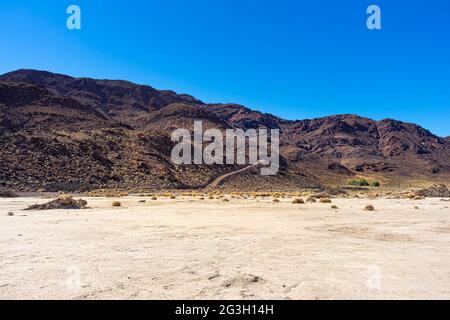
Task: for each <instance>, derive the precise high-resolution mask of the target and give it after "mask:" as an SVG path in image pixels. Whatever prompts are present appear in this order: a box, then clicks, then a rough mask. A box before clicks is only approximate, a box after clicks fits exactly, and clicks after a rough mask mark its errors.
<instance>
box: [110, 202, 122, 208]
mask: <svg viewBox="0 0 450 320" xmlns="http://www.w3.org/2000/svg"><path fill="white" fill-rule="evenodd" d="M112 206H113V207H120V206H122V204H121V203H120V201H113V203H112Z"/></svg>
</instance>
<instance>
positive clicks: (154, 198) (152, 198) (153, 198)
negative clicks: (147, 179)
mask: <svg viewBox="0 0 450 320" xmlns="http://www.w3.org/2000/svg"><path fill="white" fill-rule="evenodd" d="M150 199H151V200H153V201H155V200H158V197H155V196H153V197H151V198H150Z"/></svg>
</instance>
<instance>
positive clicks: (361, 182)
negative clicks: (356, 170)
mask: <svg viewBox="0 0 450 320" xmlns="http://www.w3.org/2000/svg"><path fill="white" fill-rule="evenodd" d="M348 184H349V185H351V186H358V187H368V186H370V183H369V181H367V180H366V179H354V180H350V182H349V183H348Z"/></svg>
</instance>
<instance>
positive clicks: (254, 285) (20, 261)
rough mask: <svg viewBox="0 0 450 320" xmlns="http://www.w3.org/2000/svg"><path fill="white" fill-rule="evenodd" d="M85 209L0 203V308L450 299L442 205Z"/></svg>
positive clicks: (177, 203) (448, 239) (244, 203)
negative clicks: (67, 302)
mask: <svg viewBox="0 0 450 320" xmlns="http://www.w3.org/2000/svg"><path fill="white" fill-rule="evenodd" d="M85 199H86V200H87V201H88V203H89V206H90V207H91V209H87V210H53V211H21V209H23V208H24V207H26V206H27V205H29V204H34V203H42V202H45V201H47V200H46V199H36V198H14V199H0V299H200V298H201V299H241V298H244V299H272V298H273V299H385V298H394V299H416V298H425V299H450V209H449V207H450V202H444V201H440V199H425V200H402V199H398V200H397V199H377V200H369V199H333V204H336V205H337V206H338V207H339V209H337V210H334V209H331V208H330V204H322V203H314V204H292V203H291V200H292V199H281V203H273V202H272V201H271V199H269V198H268V199H265V200H259V201H257V200H244V199H239V200H238V199H230V202H223V201H221V200H203V201H201V200H198V199H193V198H187V197H185V198H177V199H175V200H170V199H161V200H157V201H151V200H150V198H145V197H141V198H140V197H126V198H121V199H119V200H120V201H121V202H122V207H120V208H113V207H112V206H111V203H112V201H113V200H117V199H111V198H85ZM140 199H146V202H145V203H139V202H138V200H140ZM367 204H373V205H374V206H375V208H376V211H373V212H368V211H364V210H363V208H364V206H365V205H367ZM415 206H417V207H418V208H419V209H415V208H414V207H415ZM9 211H12V212H14V216H8V215H7V213H8V212H9Z"/></svg>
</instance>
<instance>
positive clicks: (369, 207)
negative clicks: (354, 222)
mask: <svg viewBox="0 0 450 320" xmlns="http://www.w3.org/2000/svg"><path fill="white" fill-rule="evenodd" d="M364 210H366V211H374V210H375V207H374V206H373V205H371V204H369V205H367V206H366V207H365V208H364Z"/></svg>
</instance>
